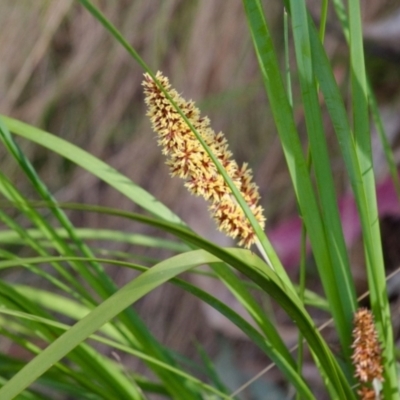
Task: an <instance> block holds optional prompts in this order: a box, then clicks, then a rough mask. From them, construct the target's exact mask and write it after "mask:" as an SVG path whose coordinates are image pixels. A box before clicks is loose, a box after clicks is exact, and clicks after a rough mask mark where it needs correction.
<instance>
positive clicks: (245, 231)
mask: <svg viewBox="0 0 400 400" xmlns="http://www.w3.org/2000/svg"><path fill="white" fill-rule="evenodd" d="M156 78H157V80H158V81H159V82H160V83H161V85H162V86H163V88H164V89H165V90H166V91H167V92H168V94H169V96H170V97H171V98H172V99H173V100H174V102H175V103H176V104H177V105H178V106H179V108H180V109H181V110H182V112H183V113H184V115H185V116H186V118H187V119H188V120H189V121H190V123H191V124H192V125H193V127H194V128H195V129H196V131H197V132H198V133H199V134H200V135H201V137H202V139H203V140H204V141H205V143H206V144H207V146H209V148H210V149H211V151H212V153H213V154H214V155H215V156H216V157H217V159H218V161H219V162H220V163H221V164H222V166H223V167H224V168H225V170H226V172H227V173H228V175H229V177H230V178H231V179H232V180H233V182H234V183H235V185H236V187H237V188H238V189H239V190H240V192H241V193H242V195H243V197H244V199H245V200H246V202H247V204H248V205H249V207H250V209H251V211H252V212H253V214H254V216H255V218H256V219H257V221H258V222H259V224H260V225H261V227H262V228H264V223H265V218H264V215H263V209H262V207H261V206H260V205H259V204H258V202H259V199H260V195H259V193H258V187H257V185H256V184H255V183H254V182H252V174H251V170H250V169H249V168H248V167H247V165H246V164H244V165H243V166H242V167H239V166H238V165H237V163H236V161H235V160H233V159H232V153H231V152H230V151H229V149H228V144H227V141H226V139H225V137H224V135H223V134H222V133H221V132H220V133H217V134H216V133H215V132H214V131H213V129H212V128H211V127H210V121H209V119H208V118H207V117H201V115H200V111H199V109H198V108H196V107H195V105H194V103H193V101H186V100H184V99H183V98H182V97H181V96H180V95H179V94H178V92H177V91H176V90H174V89H172V88H171V85H170V84H169V81H168V78H166V77H165V76H163V75H162V74H161V72H157V75H156ZM143 87H144V93H145V96H146V99H145V102H146V104H147V107H148V113H147V115H148V116H149V117H150V119H151V122H152V126H153V130H154V131H155V132H156V133H157V134H158V144H159V145H160V146H162V148H163V149H162V153H163V154H165V155H166V156H167V158H168V159H167V165H168V166H169V167H170V171H171V174H172V176H179V177H180V178H182V179H185V181H186V183H185V186H186V187H187V188H188V189H189V191H190V192H191V193H193V194H195V195H197V196H203V197H204V198H205V199H206V200H207V201H209V203H210V207H209V209H210V212H211V214H212V216H213V218H214V220H215V221H216V222H217V225H218V227H219V229H220V230H222V231H224V232H225V233H226V234H227V235H228V236H231V237H233V238H236V237H237V238H239V245H243V246H245V247H250V246H251V245H252V244H253V243H254V241H255V234H254V231H253V228H252V227H251V225H250V223H249V221H248V219H247V218H246V216H245V214H244V212H243V211H242V209H241V208H240V206H239V205H238V204H237V202H236V200H235V198H234V196H233V195H232V192H231V190H230V188H229V186H228V185H227V184H226V183H225V181H224V179H223V177H222V175H221V174H220V173H219V172H218V170H217V168H216V167H215V165H214V163H213V161H212V160H211V158H210V157H209V155H208V154H207V152H206V151H205V150H204V148H203V147H202V145H201V143H200V142H199V141H198V140H197V138H196V136H195V135H194V133H193V132H192V131H191V129H190V128H189V127H188V125H187V124H186V122H185V121H184V119H183V118H182V116H181V115H180V114H179V113H178V111H176V110H175V108H174V107H173V106H172V104H171V102H170V101H169V99H168V98H167V97H166V96H165V94H164V93H163V91H162V90H160V88H159V87H158V86H157V84H156V83H155V82H154V81H153V79H152V78H151V77H150V75H148V74H145V75H144V81H143Z"/></svg>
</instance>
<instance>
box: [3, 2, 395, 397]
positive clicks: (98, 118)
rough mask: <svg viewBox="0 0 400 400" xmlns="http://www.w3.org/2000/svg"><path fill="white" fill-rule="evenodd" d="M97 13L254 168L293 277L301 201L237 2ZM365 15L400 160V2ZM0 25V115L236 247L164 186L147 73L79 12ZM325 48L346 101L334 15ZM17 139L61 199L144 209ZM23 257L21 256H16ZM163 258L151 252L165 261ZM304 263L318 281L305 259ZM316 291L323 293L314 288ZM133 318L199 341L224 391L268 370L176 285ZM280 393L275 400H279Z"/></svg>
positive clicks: (32, 14) (49, 7) (279, 27)
mask: <svg viewBox="0 0 400 400" xmlns="http://www.w3.org/2000/svg"><path fill="white" fill-rule="evenodd" d="M95 3H96V4H97V5H98V6H99V7H100V8H101V10H102V11H103V12H104V14H105V15H106V16H107V17H108V18H109V19H110V20H111V21H112V22H113V23H114V24H115V25H116V26H117V28H118V29H120V31H121V32H122V33H123V35H124V36H125V38H127V40H128V41H129V42H130V44H131V45H132V46H133V47H134V48H135V49H136V50H137V51H138V52H139V54H140V55H141V56H142V57H143V58H144V60H145V61H146V62H147V63H148V64H149V65H150V66H151V68H152V69H153V71H157V70H161V71H162V72H163V73H164V74H165V75H166V76H168V77H169V79H170V82H171V83H172V85H173V87H175V88H176V89H177V91H178V92H179V93H181V94H182V96H183V97H184V98H186V99H193V100H195V101H196V102H197V105H198V107H199V108H200V109H201V110H202V113H203V114H204V115H208V117H209V118H210V119H211V124H212V126H213V128H214V130H215V131H223V132H224V133H225V136H226V137H227V139H228V141H229V144H230V148H231V150H232V152H233V153H234V157H235V158H236V160H237V161H238V162H239V163H243V162H248V163H249V164H250V166H251V167H252V168H253V171H254V177H255V181H256V182H257V184H258V185H259V187H260V192H261V196H262V205H263V206H264V208H265V215H266V217H267V219H268V220H267V226H266V230H267V234H268V235H269V236H270V237H271V240H273V242H274V244H275V245H276V247H277V249H278V251H279V252H280V254H281V256H282V258H283V260H284V261H286V262H285V265H286V266H287V267H288V269H289V271H290V273H291V274H292V276H293V277H294V278H295V277H296V266H297V260H298V255H297V252H298V248H299V233H300V232H299V231H296V229H298V228H296V229H294V228H293V227H294V226H296V227H298V219H297V209H296V202H295V198H294V194H293V189H292V187H291V183H290V179H289V175H288V172H287V168H286V164H285V161H284V157H283V154H282V151H281V147H280V143H279V140H278V137H277V134H276V130H275V127H274V123H273V120H272V116H271V112H270V110H269V108H268V100H267V98H266V95H265V92H264V88H263V84H262V80H261V76H260V73H259V70H258V64H257V60H256V58H255V55H254V52H253V48H252V43H251V38H250V36H249V33H248V29H247V25H246V20H245V16H244V10H243V6H242V3H241V1H240V0H230V1H226V0H201V1H185V0H164V1H159V0H146V1H144V0H131V1H127V0H113V1H97V2H95ZM263 3H264V5H265V10H266V13H267V18H268V23H269V25H270V28H271V31H272V34H273V38H274V41H275V44H276V49H277V52H278V54H279V57H280V59H281V62H282V65H283V63H284V60H283V51H284V48H283V46H284V42H283V6H282V2H281V1H280V0H265V1H264V2H263ZM308 4H309V9H310V12H311V14H312V16H313V18H314V20H315V22H316V23H317V24H318V22H319V13H320V1H318V0H309V1H308ZM362 9H363V21H364V37H365V51H366V62H367V68H368V73H369V78H370V80H371V84H372V87H373V89H374V92H375V94H376V96H377V99H378V103H379V108H380V110H381V112H382V118H383V122H384V125H385V127H386V129H387V134H388V138H389V141H390V143H391V144H392V146H393V148H394V151H395V159H396V161H397V162H398V161H399V157H400V153H399V150H398V149H399V144H400V113H399V105H400V67H399V62H400V1H399V0H379V1H378V0H370V1H368V2H362ZM0 26H1V27H2V29H1V30H0V60H1V62H0V113H2V114H6V115H9V116H12V117H14V118H18V119H21V120H22V121H25V122H27V123H30V124H33V125H35V126H38V127H40V128H42V129H44V130H47V131H49V132H51V133H53V134H55V135H57V136H60V137H62V138H64V139H66V140H68V141H71V142H72V143H74V144H76V145H78V146H80V147H82V148H84V149H85V150H87V151H88V152H90V153H92V154H94V155H95V156H97V157H99V158H100V159H102V160H103V161H105V162H107V163H109V164H110V165H111V166H113V167H114V168H116V169H118V170H119V171H121V172H122V173H124V174H125V175H127V176H128V177H129V178H130V179H132V180H133V181H134V182H135V183H137V184H138V185H140V186H142V187H144V188H145V189H146V190H147V191H149V192H150V193H152V194H153V195H154V196H155V197H156V198H158V199H160V200H161V201H162V202H164V203H165V204H166V205H167V206H168V207H170V208H171V209H172V210H173V211H174V212H175V213H176V214H178V215H179V216H180V217H181V218H182V219H184V220H185V221H186V222H187V223H188V224H189V225H190V226H191V227H192V228H193V229H194V230H195V231H196V232H198V233H200V234H202V235H204V236H205V237H207V238H209V239H211V240H213V241H215V242H218V243H220V244H222V245H233V243H231V242H230V240H229V239H227V238H225V237H224V236H223V235H222V234H220V233H218V232H217V231H216V230H215V227H214V224H213V221H212V220H211V219H210V218H209V216H208V212H207V206H206V204H205V203H204V202H203V200H202V199H197V198H194V197H192V196H190V195H189V194H188V193H187V192H186V189H185V188H184V187H183V182H182V181H181V180H179V179H177V178H174V179H171V178H170V177H169V172H168V168H167V167H166V166H165V165H164V159H163V157H162V155H161V152H160V149H159V148H158V147H157V143H156V138H155V134H154V133H153V132H152V131H151V128H150V123H149V121H148V119H147V118H146V116H145V107H144V102H143V94H142V89H141V81H142V76H143V71H142V70H141V68H140V67H139V66H138V65H137V64H136V63H135V61H134V60H132V59H131V58H130V57H129V56H128V54H127V53H126V52H125V50H124V49H122V48H121V46H120V45H119V44H117V43H116V42H115V41H114V40H112V39H111V38H110V36H109V34H108V33H107V32H106V31H105V30H104V28H103V27H102V26H101V25H100V24H99V23H98V22H97V21H96V20H94V18H93V17H92V16H91V15H90V14H89V13H88V12H87V11H86V10H85V9H83V7H81V6H80V5H79V4H78V3H77V2H75V1H72V0H54V1H47V0H36V1H34V2H32V1H27V0H18V1H15V0H2V1H1V2H0ZM325 44H326V49H327V52H328V54H329V57H330V58H331V60H332V65H333V66H334V72H335V75H336V78H337V81H338V83H339V86H340V87H341V89H342V92H343V96H344V97H346V96H347V94H348V93H349V90H350V86H349V69H348V64H349V58H348V50H347V47H346V44H345V40H344V37H343V35H342V33H341V29H340V24H339V22H338V20H337V18H336V16H335V14H334V12H333V10H332V9H331V8H330V9H329V14H328V24H327V32H326V41H325ZM290 57H291V65H292V67H293V72H292V79H293V82H292V83H293V95H294V104H293V107H294V114H295V117H296V121H297V123H298V127H299V132H300V135H302V138H303V142H304V143H305V149H306V140H305V139H306V134H305V123H304V118H303V110H302V109H301V108H300V107H299V106H297V104H299V102H298V101H297V99H299V87H298V82H297V79H296V70H295V62H294V52H293V49H292V48H290ZM321 107H322V108H323V100H322V99H321ZM326 131H327V136H328V141H329V143H330V149H331V156H332V169H333V172H334V177H335V180H336V184H337V191H338V197H339V199H340V200H339V201H343V204H345V203H346V201H347V200H348V199H349V184H348V181H347V179H346V174H345V171H344V165H343V162H342V159H341V156H340V154H339V151H338V147H337V144H336V139H335V137H334V134H333V131H332V127H331V125H330V122H329V119H328V118H326ZM372 135H373V144H374V152H375V167H376V171H377V181H378V183H379V184H380V185H381V186H379V187H380V188H381V192H379V193H381V194H379V193H378V197H380V199H379V202H380V203H382V204H385V205H386V206H384V207H383V208H382V210H383V211H382V212H381V217H382V224H383V225H382V226H383V232H384V234H383V240H384V246H385V249H386V250H385V253H386V254H385V257H386V261H387V264H388V266H389V267H388V268H389V269H390V268H394V267H397V266H398V265H399V263H400V250H399V248H400V246H399V245H400V243H399V238H400V217H399V216H400V211H399V206H398V202H397V200H396V198H395V195H394V191H393V190H392V189H391V188H390V181H388V170H387V167H386V164H385V161H384V158H383V155H382V154H383V153H382V150H381V147H380V144H379V141H378V140H377V138H376V134H375V132H374V131H372ZM18 142H19V143H20V145H21V147H22V148H23V150H24V151H25V152H26V154H27V155H28V156H29V158H30V160H31V161H32V162H33V164H34V165H35V167H36V168H37V170H38V172H39V175H40V176H41V178H42V179H43V180H44V181H45V182H46V184H47V185H48V186H49V187H50V188H51V190H52V191H53V193H54V195H55V196H56V198H57V199H58V201H59V202H81V203H88V204H99V205H103V206H110V207H118V208H121V209H126V210H129V211H140V210H138V209H137V207H135V205H134V204H132V203H131V202H130V201H128V200H127V199H125V198H123V197H122V196H121V195H120V194H119V193H116V192H115V191H114V190H113V189H112V188H110V187H107V186H106V185H104V184H103V183H101V182H99V181H98V180H97V178H95V177H93V176H91V175H89V174H88V173H86V172H84V171H83V170H81V169H79V168H76V167H75V166H74V165H72V164H71V163H69V162H68V161H66V160H64V159H62V158H61V157H59V156H58V155H55V154H52V153H50V152H48V151H46V150H44V149H42V148H40V147H38V146H35V145H32V144H31V143H28V142H26V141H22V140H21V141H18ZM0 168H1V170H2V171H4V172H5V173H6V174H7V175H8V176H9V177H11V178H12V180H13V181H14V182H17V183H18V186H19V189H20V190H21V191H22V192H23V193H24V194H25V195H26V197H27V198H31V196H32V197H33V198H34V193H33V190H32V188H31V187H30V185H29V184H28V182H27V181H26V180H25V178H24V177H23V176H20V171H19V169H18V166H17V165H16V164H15V163H14V161H13V160H12V159H11V158H10V157H9V156H8V155H6V153H5V150H4V149H3V148H1V147H0ZM382 185H383V186H382ZM384 185H386V186H384ZM378 189H379V188H378ZM378 191H379V190H378ZM349 201H351V200H349ZM346 204H347V203H346ZM385 207H386V208H385ZM68 215H69V216H70V218H71V219H72V221H73V222H74V223H75V224H76V225H77V226H81V227H90V228H103V229H105V228H108V229H113V228H114V229H120V230H126V231H128V232H144V233H147V234H154V235H158V234H159V232H156V231H153V230H151V229H150V228H143V227H142V226H136V225H134V226H132V225H131V224H130V223H128V222H127V221H123V220H117V219H113V218H107V217H105V216H104V215H101V216H100V215H96V214H95V213H80V212H68ZM288 227H289V228H290V229H288ZM354 232H355V233H354V235H352V236H351V239H349V246H350V247H351V252H352V263H353V266H354V274H355V275H356V276H357V277H358V279H359V288H360V292H361V291H362V290H363V287H365V286H364V285H365V278H364V276H363V254H362V247H361V245H360V240H359V238H358V234H357V229H355V231H354ZM297 233H298V236H296V234H297ZM101 246H103V247H107V246H109V247H110V248H112V249H113V250H121V251H130V249H128V248H127V247H124V246H120V247H117V245H115V244H107V243H104V242H102V243H101ZM21 252H22V254H23V249H21ZM135 252H136V253H140V252H142V255H143V256H153V254H149V253H148V250H143V249H135ZM165 255H167V254H164V255H163V254H158V256H159V257H163V256H165ZM285 257H286V258H285ZM310 265H311V267H310V276H311V278H310V279H312V274H313V268H312V261H311V260H310ZM109 271H110V274H112V275H113V277H114V279H115V280H116V281H117V282H118V283H119V284H123V283H125V282H127V280H129V279H131V278H132V272H127V271H126V270H122V269H117V268H115V267H114V268H111V269H110V270H109ZM190 279H195V280H196V282H195V283H196V284H198V285H200V286H202V285H203V286H204V287H206V288H207V289H208V290H212V291H214V293H215V294H218V296H219V297H220V298H221V299H223V300H224V301H225V302H227V303H230V302H232V298H231V297H230V295H229V293H227V292H225V290H224V289H223V288H222V287H221V286H220V285H218V284H217V283H215V282H214V281H212V280H210V279H207V278H201V279H200V278H193V277H191V278H190ZM311 288H312V289H315V290H316V291H318V290H319V287H318V284H317V283H316V284H315V287H313V286H312V287H311ZM135 307H136V308H137V310H138V312H139V313H140V314H141V315H142V317H143V319H144V320H145V321H146V323H147V324H148V326H149V327H150V328H151V330H152V332H154V334H155V335H156V337H157V338H159V339H160V340H161V341H162V343H164V344H165V345H167V346H170V347H172V348H174V349H176V350H178V351H181V352H183V353H184V354H185V355H188V356H190V357H194V358H196V357H197V355H196V354H197V352H196V348H195V341H198V342H200V343H201V344H202V345H203V346H204V347H205V348H206V349H207V351H208V352H209V353H210V354H211V355H212V357H213V359H214V360H215V361H216V364H217V366H218V367H219V369H220V372H221V373H223V375H224V378H225V379H226V381H227V382H228V384H229V383H230V384H231V385H232V389H235V388H236V387H238V386H240V383H242V382H244V381H245V380H247V379H248V378H250V377H251V376H253V375H255V374H256V373H257V372H258V371H259V370H261V369H262V368H263V367H265V366H266V365H268V361H267V360H266V359H265V358H264V357H263V356H262V355H260V354H259V353H258V351H257V349H255V348H254V347H253V346H252V344H251V343H248V342H247V341H246V339H245V338H243V337H242V336H240V335H239V334H238V332H237V331H236V330H235V329H233V327H232V326H230V325H229V324H228V323H227V322H226V321H225V320H224V319H223V318H222V317H220V316H219V315H215V314H214V313H213V312H211V311H210V310H209V309H207V308H205V307H203V306H202V305H200V304H198V303H197V302H196V301H195V300H194V299H192V298H191V297H190V295H189V294H187V293H183V292H182V291H180V290H179V289H177V288H173V287H171V286H169V285H164V286H163V287H162V288H160V289H158V290H157V291H155V292H154V293H152V294H151V295H150V296H147V297H146V298H145V299H143V300H142V301H141V302H139V303H138V304H137V305H136V306H135ZM277 318H278V322H279V324H282V334H283V335H285V339H286V340H287V342H288V344H293V343H294V342H295V340H296V332H295V331H294V330H293V331H292V329H291V328H288V327H286V326H285V323H286V322H287V321H286V320H285V317H284V316H280V315H279V312H278V315H277ZM138 368H140V366H138ZM307 374H308V375H309V378H310V379H311V380H312V379H313V376H314V375H315V374H314V371H312V370H310V371H308V370H307V365H306V366H305V375H307ZM279 379H280V378H279V374H278V372H277V371H276V369H273V370H271V371H270V372H268V374H266V376H265V378H263V379H261V380H259V381H258V382H257V383H256V384H255V385H253V386H252V387H251V388H250V389H249V390H248V391H247V395H248V398H254V399H258V398H260V399H261V398H263V397H261V396H262V393H264V394H265V388H266V387H268V390H269V391H270V393H271V395H270V397H268V398H270V399H273V398H277V399H280V398H284V397H282V393H284V392H282V389H281V388H280V387H279V385H278V383H279ZM316 387H318V384H317V383H316ZM274 391H275V392H276V397H273V396H274V394H273V392H274Z"/></svg>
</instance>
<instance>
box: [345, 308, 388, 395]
mask: <svg viewBox="0 0 400 400" xmlns="http://www.w3.org/2000/svg"><path fill="white" fill-rule="evenodd" d="M352 348H353V349H354V351H353V355H352V357H351V358H352V361H353V365H354V367H355V377H356V378H357V379H358V380H359V381H360V383H361V387H360V390H359V391H358V394H359V396H360V398H361V399H362V400H368V399H375V398H379V395H378V397H376V396H377V393H376V391H375V388H374V387H371V385H372V384H374V383H375V382H374V381H379V382H382V381H383V377H382V373H383V366H382V350H381V347H380V344H379V341H378V334H377V331H376V328H375V324H374V319H373V315H372V312H371V311H370V310H368V309H367V308H360V309H358V310H357V312H356V313H355V314H354V329H353V344H352Z"/></svg>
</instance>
